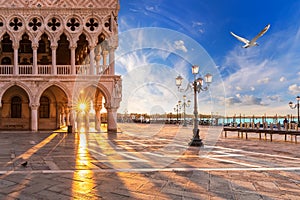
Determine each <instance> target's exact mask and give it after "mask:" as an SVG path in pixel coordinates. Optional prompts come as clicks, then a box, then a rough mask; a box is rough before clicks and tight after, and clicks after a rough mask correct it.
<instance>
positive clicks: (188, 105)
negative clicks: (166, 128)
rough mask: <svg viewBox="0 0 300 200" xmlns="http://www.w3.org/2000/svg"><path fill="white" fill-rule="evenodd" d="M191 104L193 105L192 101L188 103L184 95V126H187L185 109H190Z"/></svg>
mask: <svg viewBox="0 0 300 200" xmlns="http://www.w3.org/2000/svg"><path fill="white" fill-rule="evenodd" d="M190 104H191V100H187V101H186V95H183V104H182V106H183V126H187V124H186V113H185V111H186V110H185V108H186V107H190Z"/></svg>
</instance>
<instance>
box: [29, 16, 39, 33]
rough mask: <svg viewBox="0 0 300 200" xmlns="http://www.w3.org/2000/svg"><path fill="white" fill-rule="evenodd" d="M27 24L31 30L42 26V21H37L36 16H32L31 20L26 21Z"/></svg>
mask: <svg viewBox="0 0 300 200" xmlns="http://www.w3.org/2000/svg"><path fill="white" fill-rule="evenodd" d="M28 25H29V27H31V28H32V30H33V31H36V30H38V28H39V27H41V26H42V23H41V22H39V21H38V19H37V18H33V19H32V21H31V22H29V23H28Z"/></svg>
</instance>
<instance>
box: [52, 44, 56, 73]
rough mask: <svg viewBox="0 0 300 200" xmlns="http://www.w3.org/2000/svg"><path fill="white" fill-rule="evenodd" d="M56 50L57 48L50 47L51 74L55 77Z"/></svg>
mask: <svg viewBox="0 0 300 200" xmlns="http://www.w3.org/2000/svg"><path fill="white" fill-rule="evenodd" d="M56 49H57V46H51V50H52V55H51V56H52V74H53V75H56V74H57V67H56Z"/></svg>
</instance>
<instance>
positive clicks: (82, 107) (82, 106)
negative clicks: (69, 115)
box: [79, 103, 86, 111]
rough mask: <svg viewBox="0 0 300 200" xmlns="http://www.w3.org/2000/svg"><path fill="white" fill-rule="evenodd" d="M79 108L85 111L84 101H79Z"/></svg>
mask: <svg viewBox="0 0 300 200" xmlns="http://www.w3.org/2000/svg"><path fill="white" fill-rule="evenodd" d="M79 109H80V110H81V111H85V109H86V104H85V103H80V104H79Z"/></svg>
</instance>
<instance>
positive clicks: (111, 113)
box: [106, 108, 118, 132]
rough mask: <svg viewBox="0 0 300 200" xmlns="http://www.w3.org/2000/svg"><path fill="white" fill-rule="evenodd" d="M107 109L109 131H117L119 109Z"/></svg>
mask: <svg viewBox="0 0 300 200" xmlns="http://www.w3.org/2000/svg"><path fill="white" fill-rule="evenodd" d="M106 110H107V131H108V132H117V130H118V127H117V109H116V108H106Z"/></svg>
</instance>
